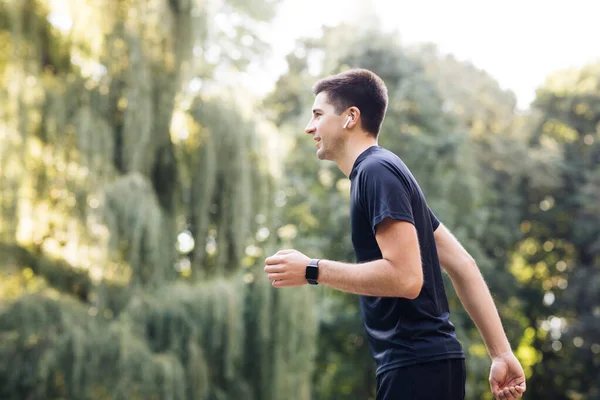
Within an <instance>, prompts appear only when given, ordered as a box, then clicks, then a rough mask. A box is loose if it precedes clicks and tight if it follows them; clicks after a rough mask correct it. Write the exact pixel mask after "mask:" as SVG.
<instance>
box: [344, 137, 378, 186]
mask: <svg viewBox="0 0 600 400" xmlns="http://www.w3.org/2000/svg"><path fill="white" fill-rule="evenodd" d="M378 148H379V145H376V144H374V145H373V146H371V147H368V148H367V149H365V150H364V151H363V152H362V153H360V154H359V155H358V157H357V158H356V160H355V161H354V165H352V170H351V171H350V176H349V177H348V178H349V179H350V180H352V179H353V178H354V175H356V168H357V167H358V165H359V164H360V163H361V162H363V160H364V159H365V158H367V157H368V155H369V154H371V153H373V151H375V150H376V149H378Z"/></svg>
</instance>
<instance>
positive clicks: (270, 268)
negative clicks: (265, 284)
mask: <svg viewBox="0 0 600 400" xmlns="http://www.w3.org/2000/svg"><path fill="white" fill-rule="evenodd" d="M284 271H285V268H284V267H282V266H281V265H279V264H275V265H266V266H265V272H266V273H267V274H274V273H281V272H284Z"/></svg>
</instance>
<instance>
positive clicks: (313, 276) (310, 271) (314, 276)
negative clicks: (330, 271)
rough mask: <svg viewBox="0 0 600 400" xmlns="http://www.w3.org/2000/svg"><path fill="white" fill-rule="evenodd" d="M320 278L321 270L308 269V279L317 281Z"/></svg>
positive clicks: (310, 267) (315, 268)
mask: <svg viewBox="0 0 600 400" xmlns="http://www.w3.org/2000/svg"><path fill="white" fill-rule="evenodd" d="M318 277H319V268H318V267H312V266H310V265H309V266H308V267H306V279H317V278H318Z"/></svg>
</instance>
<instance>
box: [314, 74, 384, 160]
mask: <svg viewBox="0 0 600 400" xmlns="http://www.w3.org/2000/svg"><path fill="white" fill-rule="evenodd" d="M313 93H314V94H315V96H316V97H315V102H314V106H313V115H312V119H311V120H310V122H309V124H308V126H307V127H306V133H308V134H313V135H314V137H315V140H317V142H318V143H317V147H319V151H318V152H317V155H318V157H319V158H320V159H322V160H325V159H328V160H335V159H336V158H337V157H338V156H339V149H340V148H342V147H343V146H344V142H345V141H346V140H348V139H349V136H348V134H347V133H348V132H349V131H353V132H355V133H358V134H367V135H369V136H371V137H373V138H377V136H378V134H379V130H380V129H381V124H382V122H383V118H384V117H385V112H386V109H387V103H388V96H387V88H386V86H385V84H384V83H383V81H382V80H381V78H379V77H378V76H377V75H375V74H374V73H373V72H371V71H368V70H365V69H352V70H349V71H346V72H342V73H340V74H337V75H333V76H329V77H327V78H325V79H322V80H320V81H318V82H317V83H316V84H315V86H314V87H313Z"/></svg>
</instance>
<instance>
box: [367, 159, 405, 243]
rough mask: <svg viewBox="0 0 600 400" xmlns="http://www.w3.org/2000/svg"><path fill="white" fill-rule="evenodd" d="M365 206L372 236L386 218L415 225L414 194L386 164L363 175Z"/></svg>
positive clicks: (378, 164) (372, 165)
mask: <svg viewBox="0 0 600 400" xmlns="http://www.w3.org/2000/svg"><path fill="white" fill-rule="evenodd" d="M361 181H362V187H363V190H361V192H362V193H361V194H362V196H361V197H362V199H363V201H362V204H363V207H364V210H365V212H366V214H367V218H368V219H369V222H370V224H371V229H372V230H373V234H375V231H376V228H377V225H378V224H379V223H380V222H382V221H383V220H384V219H386V218H388V217H389V218H391V219H395V220H403V221H407V222H410V223H411V224H413V225H414V223H415V221H414V216H413V211H412V206H411V190H410V187H409V185H408V182H407V180H406V179H405V178H404V177H403V176H402V175H401V174H400V173H399V172H397V170H395V169H394V168H392V167H390V166H387V165H386V164H384V163H372V164H371V165H368V166H366V168H365V169H364V171H363V174H362V179H361Z"/></svg>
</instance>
